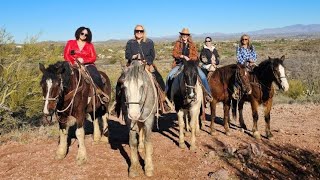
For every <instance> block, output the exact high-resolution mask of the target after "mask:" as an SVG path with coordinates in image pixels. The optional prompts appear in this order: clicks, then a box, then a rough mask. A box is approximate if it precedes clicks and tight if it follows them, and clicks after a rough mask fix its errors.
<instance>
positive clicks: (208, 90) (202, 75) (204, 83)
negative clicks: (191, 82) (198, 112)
mask: <svg viewBox="0 0 320 180" xmlns="http://www.w3.org/2000/svg"><path fill="white" fill-rule="evenodd" d="M198 74H199V76H200V79H201V81H202V84H203V86H204V88H206V90H207V93H209V94H210V95H211V90H210V87H209V83H208V81H207V76H206V75H205V74H204V72H203V71H202V70H201V68H200V67H198Z"/></svg>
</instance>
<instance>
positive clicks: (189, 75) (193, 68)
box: [183, 60, 198, 100]
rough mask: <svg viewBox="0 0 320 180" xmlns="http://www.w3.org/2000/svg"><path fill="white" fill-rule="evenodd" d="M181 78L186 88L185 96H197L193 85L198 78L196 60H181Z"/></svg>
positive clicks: (193, 98) (193, 97) (190, 98)
mask: <svg viewBox="0 0 320 180" xmlns="http://www.w3.org/2000/svg"><path fill="white" fill-rule="evenodd" d="M183 65H184V68H183V79H184V83H185V88H186V97H187V99H189V100H195V99H196V97H197V94H196V91H195V87H196V83H197V80H198V69H197V67H198V61H185V60H184V61H183Z"/></svg>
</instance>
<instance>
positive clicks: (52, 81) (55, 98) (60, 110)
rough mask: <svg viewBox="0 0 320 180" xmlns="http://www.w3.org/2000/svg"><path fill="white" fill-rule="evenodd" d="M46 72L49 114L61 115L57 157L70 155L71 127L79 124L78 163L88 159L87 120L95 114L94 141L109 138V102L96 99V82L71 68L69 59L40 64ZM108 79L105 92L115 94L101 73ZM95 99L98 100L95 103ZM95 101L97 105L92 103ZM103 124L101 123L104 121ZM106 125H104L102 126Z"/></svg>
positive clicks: (46, 109) (45, 95)
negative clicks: (45, 64) (69, 132)
mask: <svg viewBox="0 0 320 180" xmlns="http://www.w3.org/2000/svg"><path fill="white" fill-rule="evenodd" d="M39 69H40V70H41V72H42V74H43V75H42V79H41V82H40V85H41V87H42V93H43V99H44V108H43V113H44V114H45V115H53V114H54V113H57V114H58V117H59V119H58V121H59V135H60V141H59V145H58V149H57V151H56V157H55V158H56V159H63V158H64V157H65V156H66V154H67V148H68V147H67V138H68V131H69V127H71V126H73V125H75V124H76V127H77V129H76V133H75V134H76V137H77V139H78V141H79V149H78V154H77V158H76V160H77V164H79V165H81V164H83V163H84V162H86V160H87V153H86V148H85V144H84V136H85V132H84V121H85V118H86V114H87V113H91V115H92V116H93V117H97V119H96V118H92V119H93V125H94V135H93V138H94V142H98V141H106V142H107V141H108V138H107V137H106V136H105V133H106V130H107V112H108V102H107V103H105V104H103V103H102V102H100V101H99V100H98V98H95V96H94V92H93V87H92V84H91V83H90V81H89V79H88V77H86V74H85V73H84V72H83V70H80V69H79V68H75V67H71V66H70V65H69V63H68V62H66V61H64V62H63V61H59V62H57V63H55V64H51V65H49V66H48V67H47V68H45V66H44V65H43V64H41V63H40V64H39ZM100 74H101V75H102V76H103V79H105V83H104V89H103V91H104V93H106V94H107V95H109V97H110V95H111V85H110V79H109V78H108V76H107V75H106V74H105V73H102V72H100ZM93 101H95V102H93ZM91 104H94V106H91ZM101 119H102V121H103V122H102V123H99V121H101ZM99 124H102V125H103V127H100V126H99Z"/></svg>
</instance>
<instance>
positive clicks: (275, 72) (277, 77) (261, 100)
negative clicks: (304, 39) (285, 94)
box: [232, 56, 289, 139]
mask: <svg viewBox="0 0 320 180" xmlns="http://www.w3.org/2000/svg"><path fill="white" fill-rule="evenodd" d="M284 59H285V56H282V57H281V58H270V57H268V59H267V60H265V61H262V62H261V63H260V64H259V65H258V67H256V68H254V69H253V72H252V73H250V84H251V87H252V93H251V94H250V95H245V96H243V97H242V98H241V99H240V100H239V103H238V104H239V109H238V110H239V122H240V126H241V128H243V129H245V130H247V127H246V125H245V123H244V120H243V104H244V102H245V101H248V102H250V104H251V109H252V117H253V128H252V132H253V136H254V137H255V138H256V139H260V138H261V136H260V133H259V131H258V127H257V122H258V119H259V116H258V107H259V105H261V104H263V106H264V108H265V109H264V119H265V122H266V137H267V138H268V139H272V137H273V135H272V133H271V131H270V111H271V107H272V98H273V96H274V87H273V85H272V83H273V82H274V83H275V84H276V85H277V86H278V88H279V89H281V90H283V91H287V90H288V89H289V84H288V80H287V78H286V73H285V66H284V65H283V62H284ZM236 109H237V101H236V100H233V102H232V114H233V116H234V117H236Z"/></svg>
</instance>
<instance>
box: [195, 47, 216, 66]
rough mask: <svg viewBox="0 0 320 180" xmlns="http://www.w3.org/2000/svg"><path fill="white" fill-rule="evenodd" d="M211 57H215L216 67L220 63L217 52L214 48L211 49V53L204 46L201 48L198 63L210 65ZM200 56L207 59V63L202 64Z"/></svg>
mask: <svg viewBox="0 0 320 180" xmlns="http://www.w3.org/2000/svg"><path fill="white" fill-rule="evenodd" d="M212 55H214V56H215V58H216V65H218V64H219V63H220V56H219V54H218V51H217V50H216V48H214V49H213V51H211V50H210V49H208V48H207V47H206V46H205V47H203V48H202V50H201V53H200V58H199V59H200V61H201V62H202V63H203V64H212V62H211V57H212ZM202 56H205V57H206V58H207V60H208V61H207V62H204V61H203V60H202Z"/></svg>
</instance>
